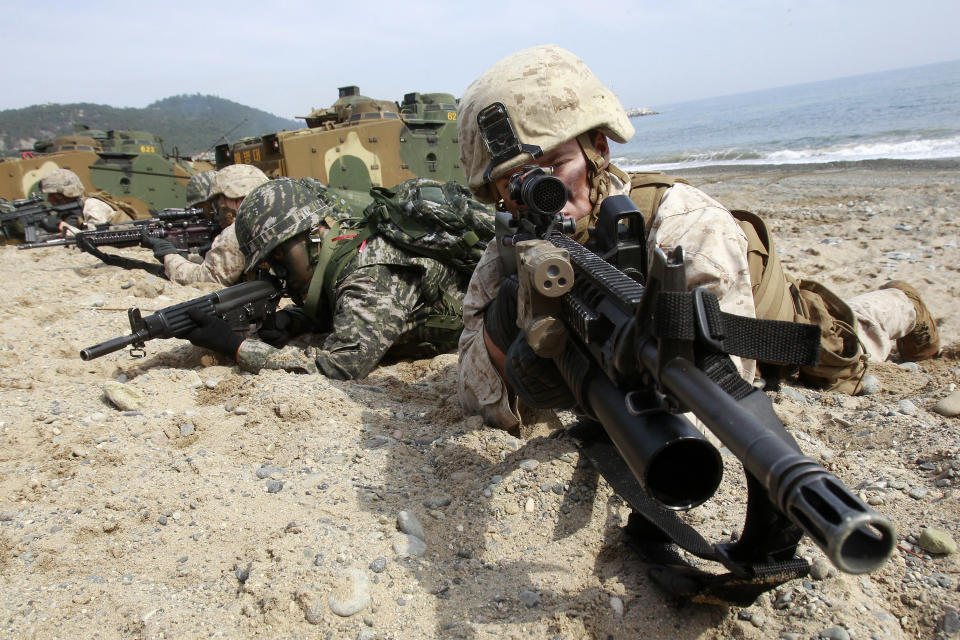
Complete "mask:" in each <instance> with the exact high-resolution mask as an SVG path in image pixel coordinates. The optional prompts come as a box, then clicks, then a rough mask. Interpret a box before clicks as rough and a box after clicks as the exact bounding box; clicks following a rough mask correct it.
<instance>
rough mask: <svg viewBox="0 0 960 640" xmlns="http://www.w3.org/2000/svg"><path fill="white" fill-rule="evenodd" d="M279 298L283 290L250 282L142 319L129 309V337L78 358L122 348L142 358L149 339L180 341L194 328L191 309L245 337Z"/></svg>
mask: <svg viewBox="0 0 960 640" xmlns="http://www.w3.org/2000/svg"><path fill="white" fill-rule="evenodd" d="M282 296H283V290H282V289H281V288H278V287H277V286H276V285H275V284H274V283H273V282H272V281H270V280H250V281H248V282H241V283H240V284H235V285H233V286H232V287H227V288H226V289H221V290H219V291H214V292H213V293H210V294H207V295H205V296H201V297H199V298H194V299H193V300H188V301H187V302H181V303H180V304H175V305H172V306H169V307H166V308H164V309H161V310H159V311H157V312H155V313H152V314H150V315H149V316H147V317H145V318H144V317H142V315H141V313H140V309H138V308H136V307H131V308H130V309H127V318H128V319H129V320H130V335H128V336H121V337H119V338H113V339H111V340H107V341H106V342H101V343H99V344H95V345H93V346H92V347H87V348H86V349H81V350H80V358H81V359H82V360H93V359H94V358H99V357H100V356H105V355H107V354H108V353H113V352H114V351H119V350H120V349H123V348H125V347H130V355H131V356H132V357H134V358H142V357H144V356H145V355H146V350H145V343H146V342H147V341H148V340H154V339H157V338H164V339H165V338H183V337H184V336H185V335H186V334H188V333H189V332H190V331H192V330H193V329H195V328H196V326H197V325H196V323H194V321H193V320H191V319H190V313H189V310H190V309H199V310H200V311H202V312H204V313H206V314H210V313H212V314H215V315H217V316H218V317H220V318H222V319H223V320H226V321H227V322H228V323H229V324H230V326H231V327H232V328H233V330H234V331H236V332H237V333H240V334H241V335H244V336H246V335H247V334H248V333H250V332H252V331H255V330H256V329H257V328H258V327H259V326H260V324H262V323H263V320H264V318H266V317H267V316H268V315H270V314H272V313H273V312H274V311H275V310H276V308H277V304H278V303H279V302H280V298H281V297H282Z"/></svg>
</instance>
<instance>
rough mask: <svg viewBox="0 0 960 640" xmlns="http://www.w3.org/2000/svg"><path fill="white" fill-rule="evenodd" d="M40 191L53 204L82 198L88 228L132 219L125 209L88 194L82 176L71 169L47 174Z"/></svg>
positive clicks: (84, 219)
mask: <svg viewBox="0 0 960 640" xmlns="http://www.w3.org/2000/svg"><path fill="white" fill-rule="evenodd" d="M40 191H42V192H43V193H45V194H47V200H49V201H50V204H52V205H59V204H67V203H69V202H73V201H74V200H80V202H81V203H82V204H83V221H82V222H83V226H84V227H86V228H87V229H93V228H95V227H96V226H97V225H98V224H110V223H115V222H126V221H128V220H130V216H128V215H127V214H126V213H124V212H123V211H121V210H119V209H115V208H114V207H111V206H110V205H109V204H107V203H106V202H104V201H103V200H100V199H99V198H94V197H92V196H87V195H86V192H85V191H84V188H83V183H82V182H80V178H79V177H78V176H77V174H75V173H74V172H73V171H70V170H69V169H54V170H53V171H51V172H50V173H48V174H47V175H45V176H44V177H43V179H42V180H41V181H40ZM104 197H106V196H104ZM61 228H63V229H64V230H65V231H69V230H71V229H66V228H64V227H63V226H61Z"/></svg>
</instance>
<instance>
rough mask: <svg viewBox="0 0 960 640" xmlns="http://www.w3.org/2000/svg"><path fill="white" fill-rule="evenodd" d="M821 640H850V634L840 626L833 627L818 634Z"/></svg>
mask: <svg viewBox="0 0 960 640" xmlns="http://www.w3.org/2000/svg"><path fill="white" fill-rule="evenodd" d="M820 638H821V640H850V634H849V633H847V630H846V629H844V628H843V627H841V626H837V625H834V626H832V627H828V628H826V629H824V630H823V631H821V632H820Z"/></svg>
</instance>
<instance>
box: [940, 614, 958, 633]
mask: <svg viewBox="0 0 960 640" xmlns="http://www.w3.org/2000/svg"><path fill="white" fill-rule="evenodd" d="M937 626H938V627H939V628H940V629H941V630H943V632H944V633H945V634H947V635H948V636H952V635H956V634H960V615H957V612H956V611H947V612H946V613H945V614H943V617H942V618H940V622H939V623H938V624H937Z"/></svg>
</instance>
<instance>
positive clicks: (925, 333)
mask: <svg viewBox="0 0 960 640" xmlns="http://www.w3.org/2000/svg"><path fill="white" fill-rule="evenodd" d="M880 288H881V289H899V290H900V291H903V292H904V293H905V294H906V295H907V297H908V298H910V302H912V303H913V306H914V308H915V309H916V310H917V321H916V323H915V324H914V325H913V330H912V331H910V333H908V334H907V335H905V336H903V337H902V338H900V339H898V340H897V349H898V350H899V351H900V359H901V360H903V361H904V362H916V361H917V360H926V359H927V358H933V357H934V356H936V355H937V353H939V352H940V331H939V330H938V329H937V323H936V322H935V321H934V319H933V316H932V315H930V310H929V309H927V305H925V304H923V300H921V299H920V294H919V293H917V290H916V289H914V288H913V287H911V286H910V285H909V284H907V283H906V282H904V281H903V280H891V281H890V282H888V283H887V284H885V285H883V286H882V287H880Z"/></svg>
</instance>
